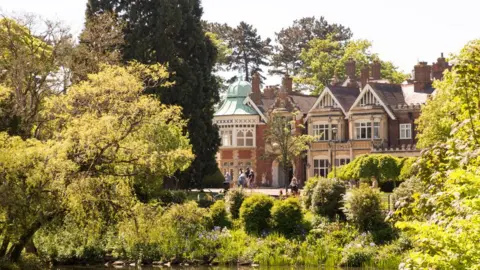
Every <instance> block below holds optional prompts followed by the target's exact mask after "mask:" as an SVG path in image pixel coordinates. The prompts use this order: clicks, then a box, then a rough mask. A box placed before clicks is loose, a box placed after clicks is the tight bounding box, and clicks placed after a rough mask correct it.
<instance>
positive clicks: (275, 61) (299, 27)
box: [270, 17, 352, 75]
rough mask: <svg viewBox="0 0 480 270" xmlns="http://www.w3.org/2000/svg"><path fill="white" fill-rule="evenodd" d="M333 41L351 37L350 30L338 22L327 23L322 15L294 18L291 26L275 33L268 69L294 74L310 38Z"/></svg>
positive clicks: (278, 72)
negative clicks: (274, 43)
mask: <svg viewBox="0 0 480 270" xmlns="http://www.w3.org/2000/svg"><path fill="white" fill-rule="evenodd" d="M328 37H331V38H332V40H334V41H341V42H343V41H347V40H349V39H350V38H351V37H352V32H351V31H350V29H349V28H346V27H344V26H342V25H340V24H329V23H328V22H327V21H326V20H325V18H324V17H320V18H319V19H317V18H315V17H305V18H302V19H299V20H295V21H294V22H293V25H292V26H289V27H287V28H282V30H280V32H278V33H275V41H276V45H275V47H274V48H275V53H274V55H273V57H272V65H273V66H274V67H275V69H273V70H270V72H271V73H273V74H292V75H296V74H297V73H298V71H299V70H300V69H301V68H302V66H303V61H302V59H301V58H300V54H301V52H302V50H304V49H307V48H308V44H309V42H310V41H311V40H312V39H315V38H316V39H321V40H323V39H327V38H328Z"/></svg>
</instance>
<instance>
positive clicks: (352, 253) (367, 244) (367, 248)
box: [340, 233, 376, 267]
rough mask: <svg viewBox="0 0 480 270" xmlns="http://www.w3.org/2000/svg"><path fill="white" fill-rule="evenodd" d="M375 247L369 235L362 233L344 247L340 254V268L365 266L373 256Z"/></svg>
mask: <svg viewBox="0 0 480 270" xmlns="http://www.w3.org/2000/svg"><path fill="white" fill-rule="evenodd" d="M375 252H376V245H375V243H374V242H373V239H372V237H371V235H369V234H367V233H363V234H361V235H359V236H358V237H357V238H356V239H355V240H354V241H352V242H351V243H349V244H348V245H346V246H345V248H344V249H343V252H342V260H341V262H340V265H341V266H348V267H362V266H366V265H367V264H368V263H370V261H372V259H373V258H374V256H375Z"/></svg>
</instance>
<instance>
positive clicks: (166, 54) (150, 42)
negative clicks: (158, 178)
mask: <svg viewBox="0 0 480 270" xmlns="http://www.w3.org/2000/svg"><path fill="white" fill-rule="evenodd" d="M107 11H110V12H113V14H114V15H116V16H117V17H118V18H119V19H120V20H122V21H124V22H125V27H124V31H123V32H124V40H125V44H124V46H123V48H122V52H123V60H124V61H131V60H137V61H139V62H141V63H146V64H150V63H162V64H165V65H168V71H169V72H170V73H171V74H172V75H171V76H170V78H169V81H170V82H175V84H174V85H173V86H172V87H162V86H159V87H154V88H149V89H148V90H147V92H148V93H153V94H155V95H157V96H158V97H159V98H160V99H161V101H162V103H164V104H171V105H179V106H181V107H182V108H183V115H184V116H185V118H186V119H188V120H189V121H188V123H187V129H186V130H185V131H186V132H188V135H189V138H190V141H191V143H192V145H193V152H194V154H195V157H196V158H195V160H194V161H193V163H192V165H191V167H190V168H189V170H187V171H186V172H185V173H183V174H180V175H177V176H178V178H180V179H181V180H182V184H183V185H184V186H188V187H192V186H194V185H197V186H198V185H201V180H202V177H203V176H204V175H210V174H213V173H214V172H215V170H217V164H216V161H215V155H216V153H217V150H218V146H219V144H220V139H219V136H218V129H217V127H216V126H215V125H213V121H212V119H213V114H214V105H215V104H216V103H217V102H218V101H219V94H218V87H219V85H218V82H217V81H216V78H215V76H214V75H213V74H212V71H213V70H214V67H215V64H216V56H217V50H216V48H215V46H214V45H213V44H212V41H211V40H210V38H208V37H207V36H206V35H205V32H204V29H203V28H202V23H201V16H202V13H203V11H202V7H201V5H200V1H198V0H194V1H190V0H162V1H123V0H89V2H88V4H87V20H91V18H92V16H93V14H97V13H102V12H107Z"/></svg>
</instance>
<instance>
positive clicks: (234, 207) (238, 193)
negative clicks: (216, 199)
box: [225, 188, 245, 219]
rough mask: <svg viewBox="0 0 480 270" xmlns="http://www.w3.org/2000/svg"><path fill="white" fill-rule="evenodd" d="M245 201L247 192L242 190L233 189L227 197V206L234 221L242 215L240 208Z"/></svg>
mask: <svg viewBox="0 0 480 270" xmlns="http://www.w3.org/2000/svg"><path fill="white" fill-rule="evenodd" d="M243 200H245V192H244V191H243V189H242V188H233V189H230V190H229V191H228V192H227V195H225V206H226V209H227V212H228V213H229V214H230V216H231V217H232V218H233V219H237V218H238V217H239V214H240V207H241V206H242V203H243Z"/></svg>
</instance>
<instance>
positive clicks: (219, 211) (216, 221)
mask: <svg viewBox="0 0 480 270" xmlns="http://www.w3.org/2000/svg"><path fill="white" fill-rule="evenodd" d="M210 217H211V219H212V224H213V226H218V227H221V228H224V227H227V228H230V227H231V226H232V223H231V221H230V219H229V218H228V213H227V211H226V210H225V202H224V201H223V200H218V201H216V202H215V203H214V204H213V205H212V206H211V207H210Z"/></svg>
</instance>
